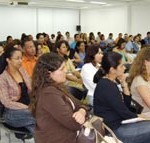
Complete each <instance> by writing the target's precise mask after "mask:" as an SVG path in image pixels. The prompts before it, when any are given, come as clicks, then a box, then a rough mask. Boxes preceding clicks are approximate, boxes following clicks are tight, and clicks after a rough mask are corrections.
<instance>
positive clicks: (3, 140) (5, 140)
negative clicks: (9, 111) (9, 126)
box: [0, 125, 35, 143]
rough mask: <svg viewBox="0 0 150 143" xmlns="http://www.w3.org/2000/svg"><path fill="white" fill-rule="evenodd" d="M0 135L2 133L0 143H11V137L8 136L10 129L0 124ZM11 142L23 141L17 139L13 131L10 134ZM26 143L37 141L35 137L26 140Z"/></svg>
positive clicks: (20, 142) (18, 142) (21, 142)
mask: <svg viewBox="0 0 150 143" xmlns="http://www.w3.org/2000/svg"><path fill="white" fill-rule="evenodd" d="M0 135H1V140H0V143H9V138H8V131H7V130H6V129H5V128H4V127H3V126H2V125H0ZM10 139H11V143H23V141H22V140H20V139H17V138H16V137H15V135H14V134H13V133H11V135H10ZM25 143H35V142H34V139H33V138H32V139H30V140H25Z"/></svg>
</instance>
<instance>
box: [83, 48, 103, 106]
mask: <svg viewBox="0 0 150 143" xmlns="http://www.w3.org/2000/svg"><path fill="white" fill-rule="evenodd" d="M102 57H103V52H102V50H101V49H100V47H99V45H91V46H90V47H88V48H87V52H86V56H85V59H84V63H85V64H84V65H83V67H82V69H81V77H82V80H83V83H84V85H85V87H86V88H87V89H88V93H87V100H88V104H90V105H93V96H94V90H95V87H96V84H95V83H94V82H93V77H94V75H95V73H96V72H97V70H98V69H99V67H100V63H101V60H102Z"/></svg>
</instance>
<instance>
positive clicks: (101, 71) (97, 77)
mask: <svg viewBox="0 0 150 143" xmlns="http://www.w3.org/2000/svg"><path fill="white" fill-rule="evenodd" d="M105 75H106V72H105V70H104V69H103V68H100V69H99V70H98V71H97V72H96V74H95V75H94V78H93V82H94V83H98V82H99V80H100V79H101V78H102V77H103V76H105Z"/></svg>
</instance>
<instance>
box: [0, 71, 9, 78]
mask: <svg viewBox="0 0 150 143" xmlns="http://www.w3.org/2000/svg"><path fill="white" fill-rule="evenodd" d="M6 77H8V73H7V71H6V70H4V71H3V72H2V73H1V74H0V79H5V78H6Z"/></svg>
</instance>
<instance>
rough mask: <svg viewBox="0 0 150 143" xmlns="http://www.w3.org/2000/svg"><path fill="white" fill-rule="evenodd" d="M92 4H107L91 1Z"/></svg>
mask: <svg viewBox="0 0 150 143" xmlns="http://www.w3.org/2000/svg"><path fill="white" fill-rule="evenodd" d="M90 3H92V4H107V3H106V2H99V1H90Z"/></svg>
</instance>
